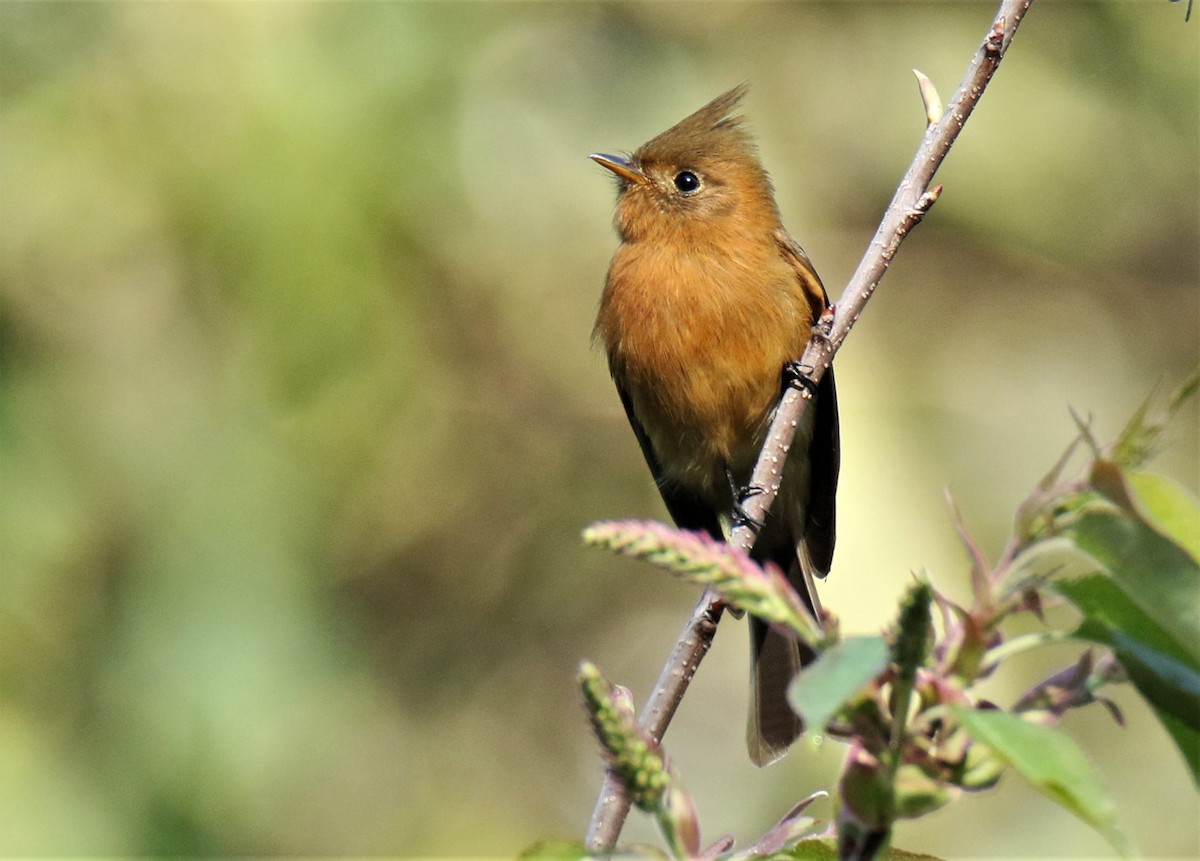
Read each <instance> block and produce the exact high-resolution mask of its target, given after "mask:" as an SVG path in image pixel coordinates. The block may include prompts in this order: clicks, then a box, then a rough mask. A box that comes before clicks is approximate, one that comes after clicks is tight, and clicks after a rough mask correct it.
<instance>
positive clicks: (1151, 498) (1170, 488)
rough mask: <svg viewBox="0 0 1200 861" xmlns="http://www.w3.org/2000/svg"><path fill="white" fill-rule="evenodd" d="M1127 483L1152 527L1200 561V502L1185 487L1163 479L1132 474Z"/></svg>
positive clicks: (1143, 474) (1142, 474)
mask: <svg viewBox="0 0 1200 861" xmlns="http://www.w3.org/2000/svg"><path fill="white" fill-rule="evenodd" d="M1125 477H1126V479H1127V480H1128V481H1129V485H1130V487H1131V488H1132V490H1133V493H1134V496H1135V498H1136V500H1137V502H1138V504H1139V505H1138V507H1139V508H1140V509H1141V510H1142V511H1143V512H1145V513H1146V515H1147V516H1148V517H1149V518H1150V521H1151V525H1152V526H1154V527H1156V528H1157V529H1158V530H1159V531H1160V532H1161V533H1162V534H1163V535H1165V536H1166V537H1168V538H1170V539H1171V540H1172V541H1174V542H1175V543H1176V544H1178V545H1179V546H1180V547H1182V548H1183V549H1184V550H1186V551H1187V552H1188V553H1189V554H1190V555H1191V557H1192V559H1198V560H1200V502H1197V500H1196V497H1194V496H1192V494H1191V493H1189V492H1188V490H1187V488H1185V487H1184V486H1183V485H1181V484H1179V483H1177V482H1175V481H1172V480H1171V479H1169V478H1166V477H1164V476H1161V475H1153V474H1151V473H1148V472H1131V473H1128V474H1127V475H1126V476H1125Z"/></svg>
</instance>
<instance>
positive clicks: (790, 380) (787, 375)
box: [783, 360, 817, 398]
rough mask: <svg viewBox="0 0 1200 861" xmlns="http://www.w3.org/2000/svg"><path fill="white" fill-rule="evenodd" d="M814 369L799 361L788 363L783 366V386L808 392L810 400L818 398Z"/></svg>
mask: <svg viewBox="0 0 1200 861" xmlns="http://www.w3.org/2000/svg"><path fill="white" fill-rule="evenodd" d="M812 372H813V368H812V367H811V366H810V365H805V364H803V363H801V362H800V361H799V360H796V361H791V362H788V363H787V364H786V365H784V366H783V384H784V386H785V387H786V388H789V389H799V390H800V391H801V392H808V396H809V397H810V398H815V397H816V396H817V381H816V380H814V379H813V378H812Z"/></svg>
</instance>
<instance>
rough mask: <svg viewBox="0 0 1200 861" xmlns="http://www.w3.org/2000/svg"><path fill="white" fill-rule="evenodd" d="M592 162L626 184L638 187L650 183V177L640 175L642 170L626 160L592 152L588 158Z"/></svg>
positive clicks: (617, 156) (616, 156)
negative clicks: (625, 181) (629, 183)
mask: <svg viewBox="0 0 1200 861" xmlns="http://www.w3.org/2000/svg"><path fill="white" fill-rule="evenodd" d="M588 158H590V159H591V160H592V161H594V162H595V163H596V164H598V165H600V166H601V167H606V168H608V169H609V170H611V171H612V172H613V173H615V174H616V175H617V176H619V177H621V179H624V180H627V181H628V182H634V183H637V184H638V185H645V184H646V183H648V182H649V181H650V177H648V176H646V174H644V173H642V169H641V168H640V167H638V166H637V165H636V164H634V163H633V162H631V161H630V160H629V159H627V158H621V156H619V155H605V154H604V153H602V152H594V153H592V154H591V155H589V156H588Z"/></svg>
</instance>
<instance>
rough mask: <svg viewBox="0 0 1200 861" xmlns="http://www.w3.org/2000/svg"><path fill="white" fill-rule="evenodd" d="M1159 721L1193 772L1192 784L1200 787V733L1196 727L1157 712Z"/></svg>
mask: <svg viewBox="0 0 1200 861" xmlns="http://www.w3.org/2000/svg"><path fill="white" fill-rule="evenodd" d="M1156 714H1157V715H1158V719H1159V721H1161V722H1162V725H1163V726H1164V727H1166V728H1167V732H1168V733H1170V735H1171V740H1172V741H1174V742H1175V746H1176V747H1178V748H1179V750H1180V751H1181V752H1182V753H1183V758H1184V760H1185V761H1186V762H1187V764H1188V767H1189V768H1191V770H1192V782H1193V783H1194V784H1195V785H1196V786H1198V787H1200V732H1198V731H1197V730H1196V727H1195V726H1194V725H1188V724H1187V723H1185V722H1184V721H1181V720H1177V719H1176V718H1174V717H1173V716H1171V715H1169V714H1166V713H1165V712H1156Z"/></svg>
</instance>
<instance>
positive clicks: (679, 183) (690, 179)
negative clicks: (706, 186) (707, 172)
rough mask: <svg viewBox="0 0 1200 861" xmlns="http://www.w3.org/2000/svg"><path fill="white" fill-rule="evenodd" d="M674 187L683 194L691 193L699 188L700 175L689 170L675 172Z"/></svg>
mask: <svg viewBox="0 0 1200 861" xmlns="http://www.w3.org/2000/svg"><path fill="white" fill-rule="evenodd" d="M675 187H676V188H677V189H679V190H680V191H681V192H683V193H684V194H691V193H692V192H693V191H696V190H697V189H698V188H700V177H698V176H696V174H694V173H692V172H691V171H690V170H681V171H680V172H679V173H677V174H675Z"/></svg>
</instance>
